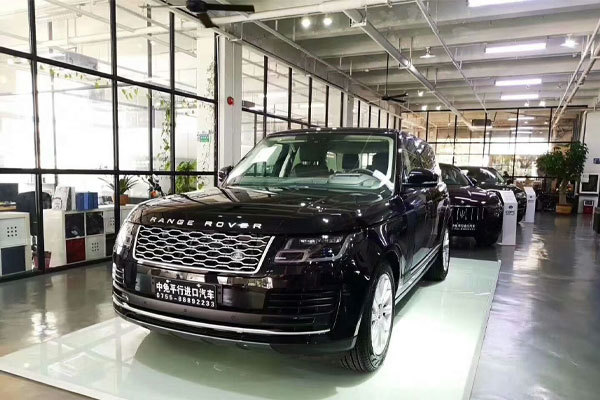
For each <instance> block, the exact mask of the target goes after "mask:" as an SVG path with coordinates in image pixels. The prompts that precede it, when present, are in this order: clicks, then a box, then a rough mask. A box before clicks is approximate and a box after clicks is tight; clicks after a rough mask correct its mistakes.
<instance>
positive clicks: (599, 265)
mask: <svg viewBox="0 0 600 400" xmlns="http://www.w3.org/2000/svg"><path fill="white" fill-rule="evenodd" d="M538 217H541V218H539V220H538V221H537V222H536V224H535V225H534V226H530V225H529V226H528V225H524V226H523V227H521V229H520V235H519V236H520V237H518V238H517V242H518V243H519V244H518V245H517V246H516V248H515V249H514V251H512V249H510V248H502V249H501V251H500V255H501V258H502V268H501V271H500V277H499V279H498V287H497V289H496V295H495V297H494V303H493V305H492V310H491V313H490V320H489V323H488V328H487V332H486V337H485V340H484V345H483V350H482V353H481V358H480V361H479V366H478V369H477V377H476V380H475V385H474V388H473V392H472V398H473V399H481V400H488V399H490V400H491V399H494V400H495V399H548V400H555V399H569V400H570V399H577V400H587V399H590V400H591V399H598V398H600V379H599V378H600V235H596V234H595V233H593V232H592V230H591V223H592V220H591V218H590V216H579V218H578V219H574V218H569V217H562V218H561V217H557V218H554V217H553V216H550V215H547V214H542V215H539V214H538Z"/></svg>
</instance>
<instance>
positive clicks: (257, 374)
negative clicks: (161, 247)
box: [0, 258, 499, 400]
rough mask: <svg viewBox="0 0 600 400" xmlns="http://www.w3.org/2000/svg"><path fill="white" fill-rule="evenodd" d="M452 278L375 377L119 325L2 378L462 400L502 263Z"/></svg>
mask: <svg viewBox="0 0 600 400" xmlns="http://www.w3.org/2000/svg"><path fill="white" fill-rule="evenodd" d="M451 271H452V272H451V273H450V274H449V275H448V278H447V279H446V280H445V281H444V282H441V283H435V284H434V283H427V284H422V285H421V286H420V287H419V288H417V289H416V290H415V291H414V292H413V293H412V295H411V297H410V298H409V299H407V300H406V301H405V304H404V305H403V307H402V308H401V310H400V311H399V312H398V314H397V316H396V318H395V324H394V331H393V334H392V344H391V346H390V349H389V353H388V358H387V360H386V362H385V364H384V365H383V366H382V368H381V369H380V370H379V371H378V372H377V373H376V374H371V375H366V376H364V375H357V374H355V373H352V372H350V371H346V370H343V369H341V368H340V367H338V366H337V365H334V364H332V363H331V362H326V361H323V360H319V361H317V360H307V359H299V358H298V357H290V356H284V355H280V354H277V353H275V352H273V351H255V350H252V351H249V350H242V349H239V348H237V347H233V346H215V345H209V344H204V343H194V342H190V341H185V340H182V339H179V338H175V337H171V336H162V335H159V334H156V333H148V331H147V330H146V329H143V328H140V327H138V326H136V325H132V324H130V323H127V322H125V321H123V320H121V319H120V318H115V319H111V320H108V321H106V322H103V323H100V324H96V325H92V326H90V327H87V328H85V329H82V330H79V331H76V332H73V333H70V334H67V335H64V336H61V337H59V338H56V339H51V340H48V341H46V342H44V343H42V344H38V345H34V346H31V347H28V348H26V349H23V350H20V351H17V352H14V353H11V354H9V355H7V356H4V357H2V358H0V370H4V371H8V372H11V373H14V374H17V375H20V376H24V377H27V378H30V379H33V380H36V381H40V382H43V383H46V384H48V385H52V386H57V387H60V388H64V389H67V390H71V391H74V392H77V393H81V394H85V395H88V396H92V397H96V398H124V399H132V398H141V399H165V398H170V399H196V398H199V394H200V393H201V394H202V396H201V397H202V398H209V399H236V398H268V399H283V398H286V399H295V398H297V399H313V398H314V399H321V398H358V399H364V398H367V397H368V396H370V395H371V394H372V393H378V396H377V398H379V399H396V398H419V399H424V398H427V399H444V400H447V399H462V398H464V395H465V393H469V392H470V389H471V384H472V377H473V374H474V368H473V365H474V364H473V360H474V358H476V356H477V355H478V354H479V347H480V344H481V342H482V339H483V332H484V329H485V326H486V321H487V315H488V312H489V308H490V304H491V301H492V296H493V290H494V288H495V287H496V280H497V277H498V271H499V264H498V263H497V262H492V261H487V262H486V261H473V260H467V259H458V258H455V259H453V260H452V264H451Z"/></svg>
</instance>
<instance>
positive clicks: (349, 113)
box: [343, 93, 354, 127]
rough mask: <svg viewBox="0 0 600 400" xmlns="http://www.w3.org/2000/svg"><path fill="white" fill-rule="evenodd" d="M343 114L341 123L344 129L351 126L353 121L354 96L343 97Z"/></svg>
mask: <svg viewBox="0 0 600 400" xmlns="http://www.w3.org/2000/svg"><path fill="white" fill-rule="evenodd" d="M343 110H344V114H343V121H344V127H349V126H352V123H353V119H354V115H353V114H354V96H353V95H352V94H350V93H348V94H347V95H345V96H344V107H343Z"/></svg>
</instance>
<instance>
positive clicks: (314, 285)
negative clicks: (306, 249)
mask: <svg viewBox="0 0 600 400" xmlns="http://www.w3.org/2000/svg"><path fill="white" fill-rule="evenodd" d="M358 247H360V246H358ZM355 250H356V249H353V250H352V251H350V250H349V251H348V253H347V254H346V256H344V257H342V258H341V259H340V260H338V261H335V262H326V263H310V264H307V265H286V266H279V267H278V268H275V267H273V266H271V264H270V263H269V258H270V257H269V256H267V258H266V260H265V264H264V265H263V267H262V268H261V271H259V272H258V273H256V274H252V275H241V276H240V275H235V274H234V273H219V272H204V273H200V272H199V273H194V272H190V271H181V270H177V269H166V268H163V267H160V266H156V265H149V264H147V263H144V262H138V261H136V260H135V259H133V257H131V254H128V251H125V252H123V254H114V256H113V261H114V263H113V303H114V308H115V310H116V312H117V313H118V314H119V315H121V316H122V317H124V318H125V319H127V320H129V321H132V322H134V323H136V324H138V325H141V326H144V327H146V328H149V329H152V330H156V331H160V332H166V333H170V334H174V335H177V336H182V337H186V338H189V339H196V340H203V341H217V342H228V343H235V344H237V345H239V346H242V347H265V346H266V347H271V348H273V349H275V350H277V351H280V352H288V353H301V354H320V353H327V352H343V351H345V350H348V349H351V348H352V347H353V346H354V344H355V341H356V335H357V334H358V326H359V322H360V316H361V315H362V305H363V300H364V298H365V296H366V292H367V288H368V278H366V276H367V275H368V272H367V270H366V269H365V270H362V268H361V263H357V261H356V260H355V258H354V257H353V256H352V253H353V251H355ZM356 259H359V257H356ZM363 259H364V257H363ZM362 267H365V268H366V265H364V266H362ZM361 270H362V272H364V273H360V272H361ZM357 272H358V273H357ZM155 277H160V278H167V279H174V280H175V279H176V280H184V281H198V282H204V283H208V284H214V285H216V287H217V293H218V295H217V300H218V301H217V308H216V309H207V308H200V307H195V306H191V305H189V304H176V303H171V302H166V301H163V300H158V299H156V298H155V293H154V285H153V278H155Z"/></svg>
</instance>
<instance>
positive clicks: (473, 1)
mask: <svg viewBox="0 0 600 400" xmlns="http://www.w3.org/2000/svg"><path fill="white" fill-rule="evenodd" d="M523 1H525V0H469V7H482V6H491V5H494V4H509V3H520V2H523Z"/></svg>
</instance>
